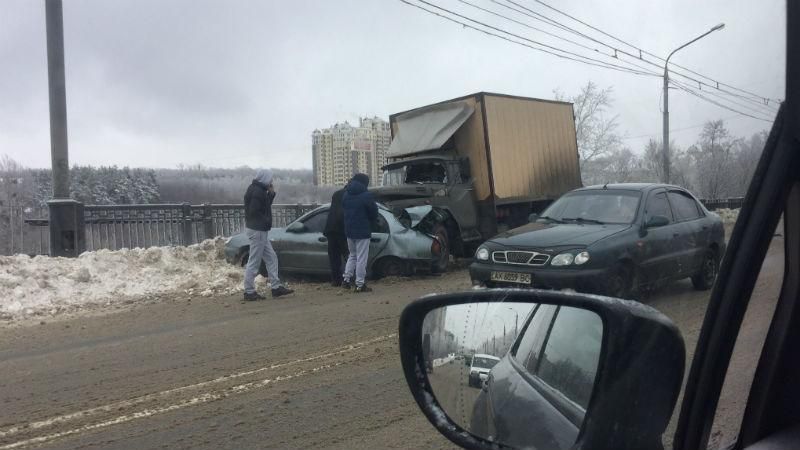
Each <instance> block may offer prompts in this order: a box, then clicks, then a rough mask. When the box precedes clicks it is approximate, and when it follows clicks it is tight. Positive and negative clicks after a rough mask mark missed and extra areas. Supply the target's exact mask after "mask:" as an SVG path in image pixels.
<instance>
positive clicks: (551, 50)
mask: <svg viewBox="0 0 800 450" xmlns="http://www.w3.org/2000/svg"><path fill="white" fill-rule="evenodd" d="M399 1H401V2H403V3H405V4H406V5H409V6H413V7H415V8H417V9H420V10H422V11H425V12H427V13H429V14H433V15H435V16H438V17H441V18H443V19H445V20H449V21H451V22H454V23H457V24H459V25H461V26H463V27H465V28H469V29H472V30H475V31H480V32H481V33H484V34H487V35H489V36H493V37H496V38H499V39H503V40H505V41H508V42H512V43H514V44H517V45H521V46H524V47H528V48H530V49H533V50H537V51H540V52H543V53H547V54H550V55H553V56H557V57H559V58H563V59H568V60H572V61H576V62H580V63H583V64H588V65H590V66H597V67H602V68H605V69H611V70H617V71H620V72H628V73H633V74H636V75H646V76H656V77H660V75H658V74H657V73H653V72H645V71H641V70H635V69H631V68H629V67H625V66H620V65H618V64H611V63H608V62H605V61H601V60H599V59H595V58H590V57H588V56H584V55H580V54H577V53H574V52H570V51H567V50H563V49H560V48H558V47H554V46H551V45H547V44H543V43H541V42H537V41H534V40H532V39H528V38H526V37H524V36H519V35H517V34H514V33H511V32H508V31H506V30H503V29H500V28H497V27H494V26H492V25H488V24H486V23H483V22H480V21H478V20H475V19H472V18H469V17H467V16H464V15H462V14H458V13H456V12H453V11H451V10H449V9H447V8H443V7H441V6H438V5H434V4H432V3H429V2H427V1H425V0H418V1H419V2H420V3H423V4H426V5H428V6H431V7H433V8H436V9H438V10H440V11H444V12H445V13H447V14H451V15H452V16H455V17H459V18H462V19H464V20H467V21H469V22H472V23H475V24H477V25H480V26H482V27H485V28H488V29H490V30H495V31H497V32H499V33H504V34H507V35H508V36H513V37H514V38H517V39H522V40H523V41H526V42H529V43H530V44H534V45H537V46H538V47H536V46H534V45H530V44H526V43H524V42H519V41H516V40H514V39H511V38H508V37H506V36H503V35H500V34H497V33H493V32H491V31H488V30H486V29H483V28H479V27H477V26H474V25H470V24H468V23H467V22H463V21H461V20H458V19H454V18H453V17H450V16H447V15H444V14H441V13H438V12H436V11H432V10H430V9H428V8H425V7H423V6H420V5H418V4H416V3H411V2H410V1H408V0H399ZM542 47H545V48H542ZM556 52H560V53H556ZM567 55H569V56H567Z"/></svg>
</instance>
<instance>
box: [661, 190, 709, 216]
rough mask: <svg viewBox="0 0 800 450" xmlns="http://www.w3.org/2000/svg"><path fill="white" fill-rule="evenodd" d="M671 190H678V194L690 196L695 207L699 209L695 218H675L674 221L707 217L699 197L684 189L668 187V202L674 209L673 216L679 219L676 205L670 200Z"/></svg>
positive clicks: (672, 209) (671, 208)
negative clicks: (698, 199)
mask: <svg viewBox="0 0 800 450" xmlns="http://www.w3.org/2000/svg"><path fill="white" fill-rule="evenodd" d="M671 192H676V193H678V195H685V196H686V197H688V198H689V199H690V200H691V201H692V202H693V203H694V207H695V209H696V210H697V214H698V216H697V217H694V218H691V219H681V220H675V221H674V222H673V223H684V222H691V221H693V220H698V219H703V218H705V217H706V214H705V211H703V208H701V207H700V205H699V203H700V202H698V201H697V199H696V198H694V196H693V195H691V194H689V193H688V192H686V191H685V190H683V189H677V188H668V189H667V202H668V203H669V205H670V210H671V211H672V216H673V217H674V218H675V219H677V215H676V214H675V210H676V207H675V206H674V205H673V204H672V200H670V198H669V194H670V193H671Z"/></svg>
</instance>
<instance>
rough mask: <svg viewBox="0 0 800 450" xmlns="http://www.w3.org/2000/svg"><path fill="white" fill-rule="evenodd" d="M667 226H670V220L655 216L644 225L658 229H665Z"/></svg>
mask: <svg viewBox="0 0 800 450" xmlns="http://www.w3.org/2000/svg"><path fill="white" fill-rule="evenodd" d="M665 225H669V219H667V218H666V217H664V216H653V217H651V218H650V219H649V220H648V221H647V223H645V224H644V227H645V228H657V227H663V226H665Z"/></svg>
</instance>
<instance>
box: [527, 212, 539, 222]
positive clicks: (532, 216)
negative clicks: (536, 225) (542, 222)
mask: <svg viewBox="0 0 800 450" xmlns="http://www.w3.org/2000/svg"><path fill="white" fill-rule="evenodd" d="M537 219H539V214H536V213H530V214H528V223H533V222H536V220H537Z"/></svg>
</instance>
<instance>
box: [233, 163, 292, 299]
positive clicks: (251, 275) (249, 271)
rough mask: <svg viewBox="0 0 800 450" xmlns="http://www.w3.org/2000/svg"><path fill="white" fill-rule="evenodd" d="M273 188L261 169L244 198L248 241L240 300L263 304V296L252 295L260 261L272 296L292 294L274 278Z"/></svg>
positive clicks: (268, 177) (275, 267)
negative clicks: (263, 265) (257, 301)
mask: <svg viewBox="0 0 800 450" xmlns="http://www.w3.org/2000/svg"><path fill="white" fill-rule="evenodd" d="M274 198H275V188H274V187H273V186H272V171H271V170H269V169H262V170H259V171H258V172H257V173H256V178H255V179H254V180H253V182H252V183H251V184H250V186H249V187H248V188H247V192H246V193H245V194H244V216H245V224H244V226H245V229H244V231H245V233H247V238H248V239H249V240H250V256H249V259H248V261H247V266H246V267H245V270H244V299H245V300H248V301H251V300H263V299H264V296H262V295H261V294H259V293H258V292H256V286H255V278H256V275H258V269H259V268H260V267H261V261H264V263H265V264H266V266H267V274H268V275H269V283H270V288H272V296H273V297H280V296H282V295H287V294H291V293H292V292H293V291H292V290H291V289H288V288H286V287H285V286H283V285H282V284H281V280H280V278H279V277H278V255H276V254H275V250H273V249H272V244H270V242H269V230H270V228H272V200H273V199H274Z"/></svg>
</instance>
